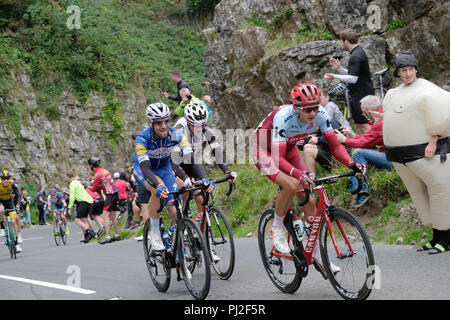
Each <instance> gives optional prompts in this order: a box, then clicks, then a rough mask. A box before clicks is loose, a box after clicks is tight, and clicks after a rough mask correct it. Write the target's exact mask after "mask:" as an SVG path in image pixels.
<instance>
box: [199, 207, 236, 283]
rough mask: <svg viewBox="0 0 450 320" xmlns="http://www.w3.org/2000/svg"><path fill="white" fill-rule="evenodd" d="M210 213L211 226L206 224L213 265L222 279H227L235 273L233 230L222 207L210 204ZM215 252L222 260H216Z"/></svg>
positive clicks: (209, 251) (207, 241) (207, 242)
mask: <svg viewBox="0 0 450 320" xmlns="http://www.w3.org/2000/svg"><path fill="white" fill-rule="evenodd" d="M208 213H209V219H210V222H211V226H209V225H208V224H207V225H206V229H205V235H206V237H205V238H206V239H207V240H206V245H207V246H208V253H209V256H210V261H211V266H212V267H213V269H214V271H215V272H216V273H217V275H218V276H219V278H220V279H222V280H227V279H229V278H230V277H231V275H232V274H233V270H234V264H235V249H234V239H233V232H232V231H231V226H230V224H229V222H228V218H227V216H226V215H225V213H224V212H223V211H222V209H220V208H218V207H216V206H210V207H209V208H208ZM221 221H222V222H221ZM213 252H214V255H215V256H216V257H218V258H219V259H220V260H218V261H214V258H213Z"/></svg>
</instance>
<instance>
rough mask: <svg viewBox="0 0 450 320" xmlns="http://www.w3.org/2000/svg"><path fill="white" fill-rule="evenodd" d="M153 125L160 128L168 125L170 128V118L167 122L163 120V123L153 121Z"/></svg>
mask: <svg viewBox="0 0 450 320" xmlns="http://www.w3.org/2000/svg"><path fill="white" fill-rule="evenodd" d="M153 124H154V125H157V126H158V127H161V126H163V125H167V126H168V125H169V124H170V118H169V119H167V120H163V121H161V120H153Z"/></svg>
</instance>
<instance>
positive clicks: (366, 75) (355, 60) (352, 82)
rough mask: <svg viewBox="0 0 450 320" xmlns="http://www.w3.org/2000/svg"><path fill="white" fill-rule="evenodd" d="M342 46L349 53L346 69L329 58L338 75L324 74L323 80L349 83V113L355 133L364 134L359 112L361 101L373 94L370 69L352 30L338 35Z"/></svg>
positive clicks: (362, 119) (364, 119)
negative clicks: (353, 123)
mask: <svg viewBox="0 0 450 320" xmlns="http://www.w3.org/2000/svg"><path fill="white" fill-rule="evenodd" d="M340 38H341V40H342V46H343V47H344V50H345V51H348V52H350V60H349V63H348V69H344V68H343V67H341V63H340V61H339V60H338V59H334V58H330V63H331V65H332V66H333V68H334V69H336V70H338V71H339V73H340V74H333V73H326V74H325V79H328V80H333V79H338V80H341V81H344V82H348V83H349V87H348V89H349V93H350V111H351V114H352V117H353V120H354V121H355V132H356V133H357V134H364V133H366V132H367V131H368V130H369V129H370V125H369V124H368V123H367V120H366V118H365V117H364V116H363V115H362V112H361V102H360V101H361V99H362V98H364V97H365V96H367V95H373V94H374V93H375V91H374V89H373V84H372V80H371V78H370V67H369V61H368V59H367V56H366V53H365V51H364V49H363V48H361V47H360V46H359V44H358V34H357V33H356V31H355V30H353V29H345V30H343V31H342V32H341V33H340Z"/></svg>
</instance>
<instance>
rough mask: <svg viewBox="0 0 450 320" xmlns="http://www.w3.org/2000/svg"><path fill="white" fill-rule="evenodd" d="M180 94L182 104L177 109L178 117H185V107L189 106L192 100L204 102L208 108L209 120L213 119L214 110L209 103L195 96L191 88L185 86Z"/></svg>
mask: <svg viewBox="0 0 450 320" xmlns="http://www.w3.org/2000/svg"><path fill="white" fill-rule="evenodd" d="M180 95H181V99H182V101H181V102H180V105H179V106H178V108H177V109H176V110H175V114H176V115H177V116H178V117H184V107H185V106H187V105H188V104H189V103H191V102H197V103H200V104H202V105H203V106H204V107H205V108H206V109H207V110H208V119H207V121H210V120H211V119H212V110H211V109H210V108H209V107H208V106H207V104H206V103H205V102H204V101H202V100H200V99H199V98H197V97H195V96H193V95H192V94H191V92H190V90H189V89H187V88H183V89H181V90H180Z"/></svg>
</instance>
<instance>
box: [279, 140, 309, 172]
mask: <svg viewBox="0 0 450 320" xmlns="http://www.w3.org/2000/svg"><path fill="white" fill-rule="evenodd" d="M275 150H278V154H277V152H276V151H275ZM274 151H275V152H274ZM286 153H287V143H286V142H284V141H273V142H272V156H274V155H275V156H277V158H278V159H277V160H278V169H280V170H281V171H283V172H284V173H286V174H288V175H290V176H291V177H294V178H296V179H300V177H301V176H302V174H303V172H302V171H301V170H300V169H297V168H296V167H294V166H293V165H292V164H290V163H289V161H287V160H286Z"/></svg>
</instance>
